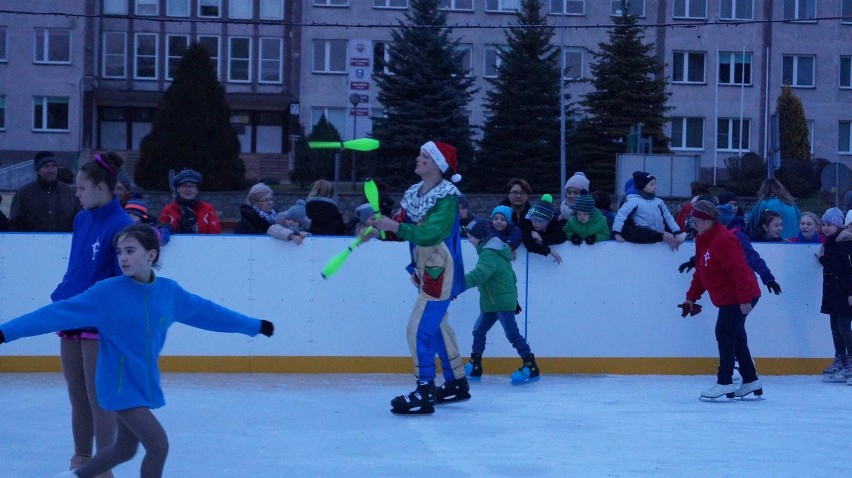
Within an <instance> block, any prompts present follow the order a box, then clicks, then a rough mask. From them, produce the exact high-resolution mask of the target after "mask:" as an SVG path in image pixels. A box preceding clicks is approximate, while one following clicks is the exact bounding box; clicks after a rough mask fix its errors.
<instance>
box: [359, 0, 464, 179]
mask: <svg viewBox="0 0 852 478" xmlns="http://www.w3.org/2000/svg"><path fill="white" fill-rule="evenodd" d="M446 24H447V14H446V12H443V11H441V10H439V9H438V0H411V6H410V8H409V10H408V11H407V12H406V14H405V21H404V22H401V23H400V25H399V28H397V29H394V30H392V31H391V39H392V42H391V43H390V45H389V50H390V51H389V61H388V63H387V64H386V65H381V66H383V67H384V68H386V69H387V71H388V72H387V73H385V72H384V70H383V71H382V73H378V74H376V75H374V79H375V81H376V85H377V86H378V88H379V92H378V100H379V102H381V104H382V105H383V106H384V108H385V109H384V116H383V117H379V118H374V122H373V134H372V135H373V137H374V138H376V139H378V140H379V141H380V143H381V147H380V148H379V149H378V150H377V151H375V152H374V154H372V159H373V160H372V161H370V163H371V164H369V165H368V167H370V169H371V170H372V173H373V174H374V175H376V176H378V177H379V178H381V179H382V180H384V181H385V182H386V183H388V184H389V185H391V186H395V187H402V186H404V185H406V184H409V183H410V182H411V179H412V178H413V171H414V158H415V157H416V156H417V154H418V153H419V148H420V145H422V144H423V143H424V142H426V141H428V140H439V141H444V142H446V143H450V144H452V145H453V146H455V147H456V149H457V151H458V159H459V169H460V171H461V173H462V174H463V175H464V174H465V172H466V171H465V168H466V167H468V166H469V165H470V161H471V158H472V153H473V146H472V142H471V136H472V130H471V127H470V124H469V121H468V116H467V113H466V112H465V110H466V109H467V105H468V104H469V103H470V101H471V98H472V96H473V94H474V93H475V92H476V90H474V89H473V88H472V85H473V81H474V78H472V77H468V76H465V74H466V73H467V71H465V70H463V69H462V66H461V59H462V56H463V54H462V53H461V52H460V51H458V50H457V46H458V44H459V42H458V40H452V39H451V38H450V35H451V33H452V30H451V29H450V28H447V26H446Z"/></svg>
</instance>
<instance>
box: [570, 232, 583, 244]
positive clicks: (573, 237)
mask: <svg viewBox="0 0 852 478" xmlns="http://www.w3.org/2000/svg"><path fill="white" fill-rule="evenodd" d="M570 239H571V244H574V245H575V246H579V245H580V244H582V243H583V239H582V238H580V236H578V235H577V234H571V238H570Z"/></svg>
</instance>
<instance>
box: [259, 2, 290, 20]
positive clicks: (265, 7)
mask: <svg viewBox="0 0 852 478" xmlns="http://www.w3.org/2000/svg"><path fill="white" fill-rule="evenodd" d="M260 19H261V20H283V19H284V0H260Z"/></svg>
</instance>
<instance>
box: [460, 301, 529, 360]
mask: <svg viewBox="0 0 852 478" xmlns="http://www.w3.org/2000/svg"><path fill="white" fill-rule="evenodd" d="M498 320H499V321H500V325H502V326H503V332H505V333H506V338H507V339H509V342H510V343H511V344H512V347H515V350H517V351H518V355H520V357H521V358H524V357H526V356H527V355H529V354H530V352H531V351H530V346H529V344H527V340H526V339H525V338H524V336H523V335H521V332H520V331H519V330H518V323H517V322H515V313H514V312H513V311H502V312H483V313H481V314H479V318H478V319H476V324H474V325H473V347H472V349H473V353H475V354H479V355H482V352H485V336H486V335H487V334H488V331H489V330H491V327H493V326H494V324H495V323H497V321H498Z"/></svg>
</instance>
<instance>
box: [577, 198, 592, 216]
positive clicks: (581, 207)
mask: <svg viewBox="0 0 852 478" xmlns="http://www.w3.org/2000/svg"><path fill="white" fill-rule="evenodd" d="M574 210H575V211H577V212H585V213H587V214H591V213H593V212H595V199H594V198H593V197H592V196H591V195H589V194H581V195H579V196H577V199H575V200H574Z"/></svg>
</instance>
